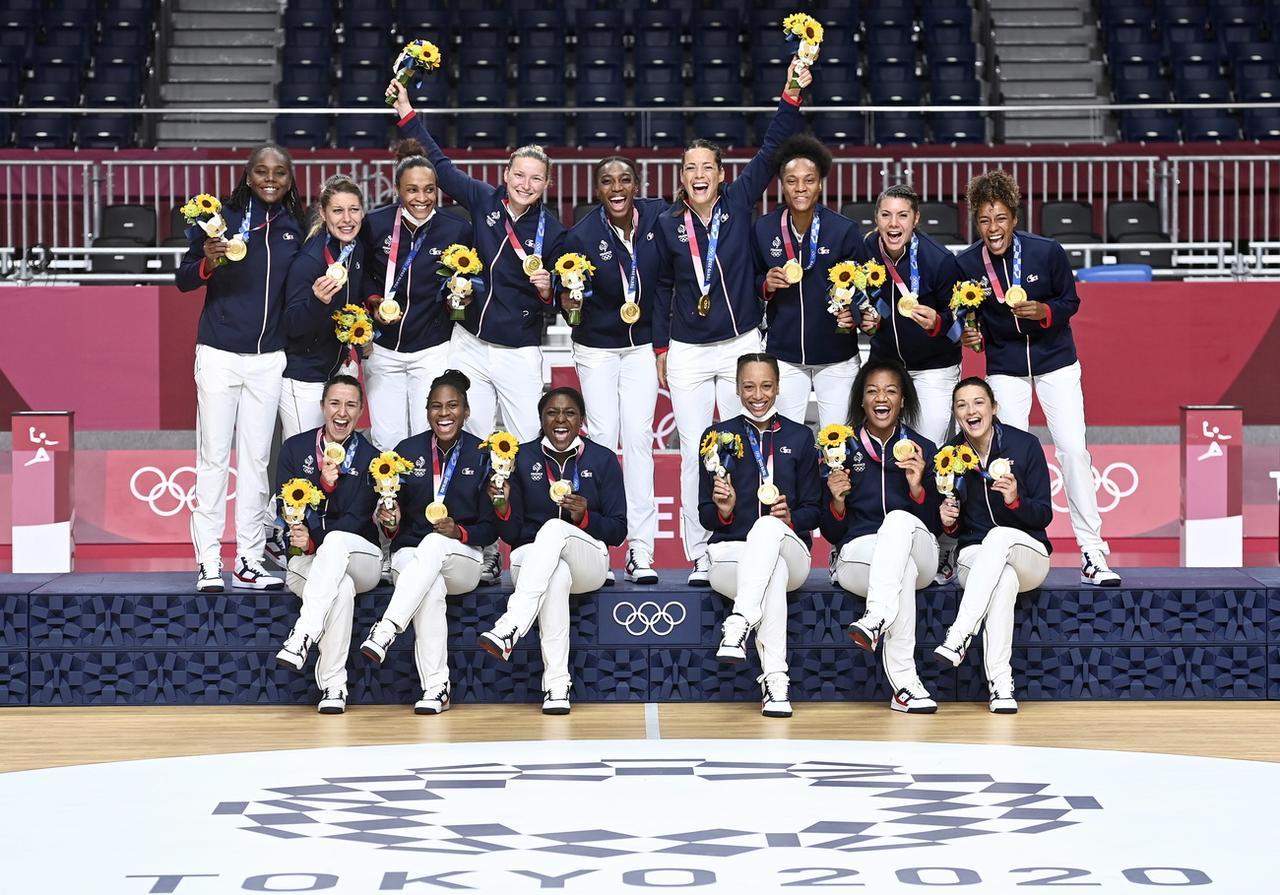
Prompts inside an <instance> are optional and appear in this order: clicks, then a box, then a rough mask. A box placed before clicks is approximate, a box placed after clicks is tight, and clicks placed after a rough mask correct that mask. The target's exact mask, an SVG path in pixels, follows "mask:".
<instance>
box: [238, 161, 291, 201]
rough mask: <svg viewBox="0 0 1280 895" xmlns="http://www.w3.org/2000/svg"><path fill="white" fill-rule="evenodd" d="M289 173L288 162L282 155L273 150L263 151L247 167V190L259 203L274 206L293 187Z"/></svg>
mask: <svg viewBox="0 0 1280 895" xmlns="http://www.w3.org/2000/svg"><path fill="white" fill-rule="evenodd" d="M291 171H292V169H291V168H290V167H289V162H288V161H287V160H286V159H285V157H284V156H283V155H281V154H280V153H279V152H276V151H275V150H274V149H264V150H262V151H261V152H259V153H258V154H257V156H256V157H255V158H254V159H253V160H252V162H251V163H250V165H249V171H248V174H247V177H248V181H249V189H250V190H251V191H252V192H253V195H254V196H256V197H257V198H258V200H259V201H260V202H265V203H266V204H267V205H274V204H275V203H277V202H279V201H280V200H281V199H283V198H284V194H285V193H287V192H288V191H289V187H291V186H293V174H292V173H291Z"/></svg>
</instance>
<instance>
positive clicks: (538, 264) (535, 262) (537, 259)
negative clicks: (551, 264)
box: [521, 255, 542, 277]
mask: <svg viewBox="0 0 1280 895" xmlns="http://www.w3.org/2000/svg"><path fill="white" fill-rule="evenodd" d="M521 266H522V267H523V268H524V274H525V276H527V277H531V276H533V275H534V274H535V273H537V272H538V271H540V270H542V256H541V255H526V256H525V259H524V264H523V265H521Z"/></svg>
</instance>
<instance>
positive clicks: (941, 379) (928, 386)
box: [910, 364, 960, 446]
mask: <svg viewBox="0 0 1280 895" xmlns="http://www.w3.org/2000/svg"><path fill="white" fill-rule="evenodd" d="M910 373H911V382H912V384H914V385H915V387H916V394H917V395H918V396H919V397H920V419H919V420H918V421H917V425H916V431H917V432H919V433H920V434H921V435H923V436H924V437H925V438H927V439H929V440H930V441H932V442H933V443H934V444H935V445H938V446H941V445H942V443H943V442H944V441H946V440H947V432H949V431H950V430H951V393H952V392H953V391H955V387H956V383H957V382H959V381H960V365H959V364H956V365H955V366H954V367H941V368H939V369H937V370H911V371H910Z"/></svg>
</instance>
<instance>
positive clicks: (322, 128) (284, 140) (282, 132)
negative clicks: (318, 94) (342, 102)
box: [275, 115, 334, 149]
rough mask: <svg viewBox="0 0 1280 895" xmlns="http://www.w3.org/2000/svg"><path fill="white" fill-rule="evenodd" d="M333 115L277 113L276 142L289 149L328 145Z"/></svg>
mask: <svg viewBox="0 0 1280 895" xmlns="http://www.w3.org/2000/svg"><path fill="white" fill-rule="evenodd" d="M333 119H334V116H333V115H277V116H276V125H275V128H276V142H277V143H279V144H280V145H281V146H284V147H287V148H289V149H313V148H315V147H317V146H328V145H329V127H330V125H331V124H332V123H333Z"/></svg>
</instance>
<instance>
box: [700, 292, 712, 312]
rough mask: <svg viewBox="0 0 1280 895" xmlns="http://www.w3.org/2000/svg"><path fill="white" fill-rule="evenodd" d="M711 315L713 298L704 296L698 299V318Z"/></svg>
mask: <svg viewBox="0 0 1280 895" xmlns="http://www.w3.org/2000/svg"><path fill="white" fill-rule="evenodd" d="M710 313H711V296H710V295H703V296H702V297H700V298H699V299H698V316H699V317H706V316H707V315H708V314H710Z"/></svg>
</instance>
